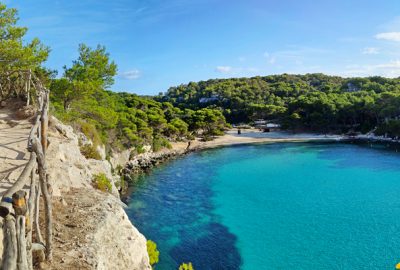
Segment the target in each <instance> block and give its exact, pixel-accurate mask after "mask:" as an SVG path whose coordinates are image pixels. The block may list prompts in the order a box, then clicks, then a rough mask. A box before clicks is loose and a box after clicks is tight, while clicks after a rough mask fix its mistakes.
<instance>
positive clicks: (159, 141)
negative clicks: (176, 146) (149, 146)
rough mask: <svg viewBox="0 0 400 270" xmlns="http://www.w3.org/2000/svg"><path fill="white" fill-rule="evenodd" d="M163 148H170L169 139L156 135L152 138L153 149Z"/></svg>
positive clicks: (156, 150)
mask: <svg viewBox="0 0 400 270" xmlns="http://www.w3.org/2000/svg"><path fill="white" fill-rule="evenodd" d="M163 148H168V149H171V148H172V146H171V144H170V143H169V141H168V140H167V139H165V138H161V137H156V138H154V139H153V151H154V152H158V151H160V150H161V149H163Z"/></svg>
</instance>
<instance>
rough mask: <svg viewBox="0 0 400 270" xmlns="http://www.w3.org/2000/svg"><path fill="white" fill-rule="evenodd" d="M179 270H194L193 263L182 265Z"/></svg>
mask: <svg viewBox="0 0 400 270" xmlns="http://www.w3.org/2000/svg"><path fill="white" fill-rule="evenodd" d="M179 270H194V268H193V265H192V263H191V262H190V263H182V264H181V265H180V266H179Z"/></svg>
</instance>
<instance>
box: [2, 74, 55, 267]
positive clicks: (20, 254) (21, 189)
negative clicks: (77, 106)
mask: <svg viewBox="0 0 400 270" xmlns="http://www.w3.org/2000/svg"><path fill="white" fill-rule="evenodd" d="M21 95H24V97H25V98H26V100H27V104H29V103H32V104H35V106H37V108H38V111H37V115H36V116H35V121H34V124H33V127H32V129H31V131H30V134H29V137H28V138H27V147H28V151H29V152H30V159H29V161H28V163H27V164H26V166H25V168H24V169H23V171H22V173H21V175H20V176H19V178H18V179H17V181H16V182H15V183H14V184H13V186H12V187H11V188H9V189H8V190H7V191H6V192H5V193H4V195H3V197H2V199H1V202H0V220H1V222H2V227H3V235H4V240H3V243H4V246H3V256H2V259H1V269H7V270H14V269H18V270H25V269H33V262H32V261H33V259H32V258H33V253H34V252H35V253H37V256H35V257H38V258H39V260H40V261H44V260H47V261H49V262H50V261H51V260H52V204H51V196H50V194H49V191H48V189H49V181H48V180H49V179H48V177H49V176H48V174H47V167H46V149H47V144H48V138H47V129H48V111H49V90H47V89H46V88H45V87H44V86H43V85H42V83H41V82H40V80H38V79H37V78H36V76H35V75H34V73H33V72H31V71H30V70H29V71H13V72H10V73H7V74H3V75H0V100H2V99H5V98H7V97H10V96H21ZM41 196H42V198H43V202H44V224H45V232H44V236H45V238H44V240H43V237H42V234H41V230H40V225H39V209H40V204H39V203H40V197H41Z"/></svg>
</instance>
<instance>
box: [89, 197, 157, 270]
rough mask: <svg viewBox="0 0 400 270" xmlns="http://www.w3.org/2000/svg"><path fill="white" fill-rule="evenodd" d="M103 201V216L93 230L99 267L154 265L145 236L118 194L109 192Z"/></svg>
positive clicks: (102, 268)
mask: <svg viewBox="0 0 400 270" xmlns="http://www.w3.org/2000/svg"><path fill="white" fill-rule="evenodd" d="M103 205H105V206H104V210H103V213H102V215H103V216H102V219H100V220H98V223H97V228H96V231H95V232H94V234H93V239H94V243H95V244H94V248H95V250H96V258H97V269H99V270H107V269H135V270H136V269H137V270H145V269H151V267H150V265H149V257H148V254H147V249H146V239H145V238H144V236H143V235H142V234H140V233H139V231H138V230H137V229H136V228H135V227H133V225H132V224H131V222H130V221H129V219H128V216H127V215H126V213H125V211H123V210H122V209H121V206H120V205H119V204H118V202H116V201H115V199H114V198H112V197H111V196H108V198H107V199H106V200H105V201H104V203H103ZM117 239H119V240H118V241H116V240H117ZM110 251H112V252H110Z"/></svg>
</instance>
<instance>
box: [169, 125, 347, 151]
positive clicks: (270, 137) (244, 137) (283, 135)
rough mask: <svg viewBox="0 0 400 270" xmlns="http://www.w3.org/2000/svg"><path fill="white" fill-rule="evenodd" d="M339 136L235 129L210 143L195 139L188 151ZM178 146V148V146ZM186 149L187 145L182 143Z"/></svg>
mask: <svg viewBox="0 0 400 270" xmlns="http://www.w3.org/2000/svg"><path fill="white" fill-rule="evenodd" d="M342 139H343V137H342V136H339V135H319V134H309V133H289V132H268V133H266V132H262V131H259V130H257V129H242V133H241V134H238V132H237V129H230V130H228V131H227V132H226V133H225V134H224V135H223V136H219V137H215V138H214V139H213V140H212V141H206V142H204V141H201V140H199V139H196V140H194V141H192V142H191V144H190V148H189V149H193V150H196V149H207V148H215V147H220V146H229V145H239V144H255V143H274V142H306V141H332V140H336V141H338V140H342ZM178 145H179V146H178ZM184 145H185V147H187V143H184ZM177 146H178V147H179V148H181V147H183V144H182V143H177V144H174V146H173V148H175V147H177Z"/></svg>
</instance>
